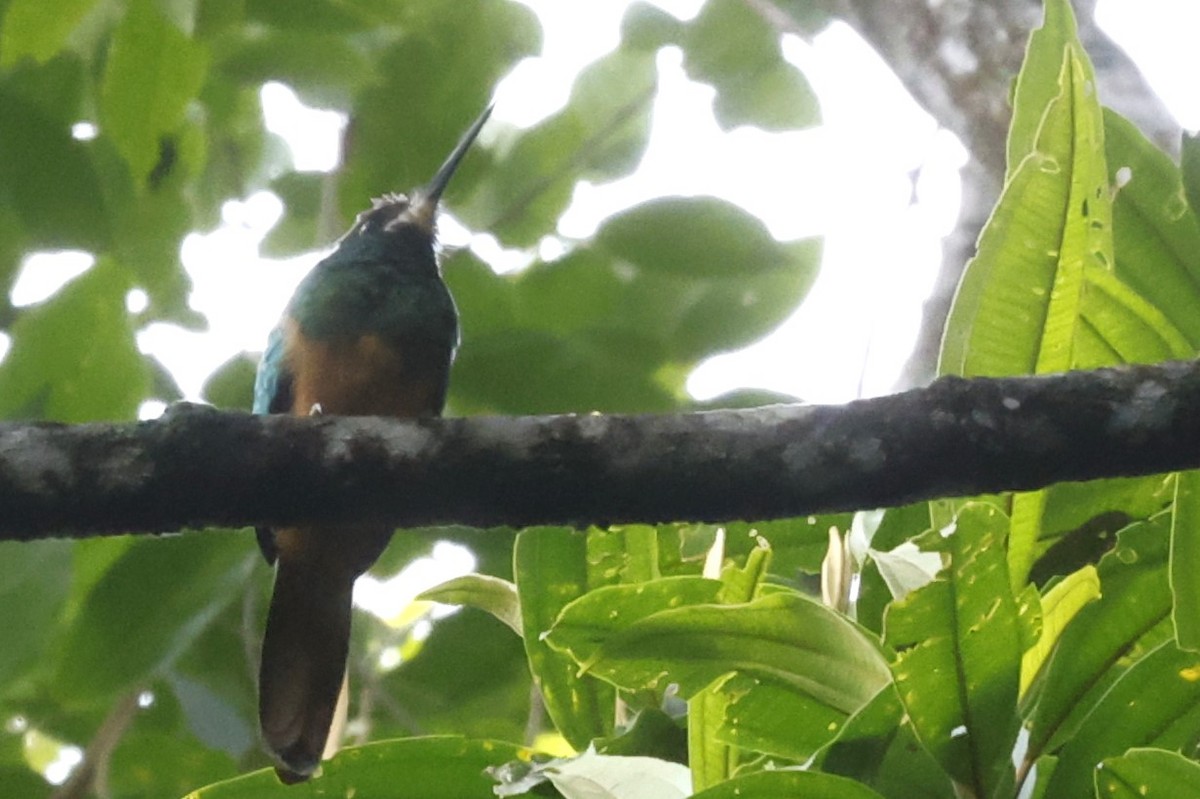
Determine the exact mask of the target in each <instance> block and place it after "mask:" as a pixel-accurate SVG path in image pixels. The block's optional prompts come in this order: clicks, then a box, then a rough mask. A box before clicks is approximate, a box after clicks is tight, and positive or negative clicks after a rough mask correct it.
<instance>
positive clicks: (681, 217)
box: [596, 197, 792, 277]
mask: <svg viewBox="0 0 1200 799" xmlns="http://www.w3.org/2000/svg"><path fill="white" fill-rule="evenodd" d="M596 243H597V244H598V245H600V246H601V247H603V248H604V249H606V250H608V251H609V252H610V253H612V254H613V255H615V256H616V257H617V258H620V259H621V260H624V261H628V262H629V263H631V264H634V265H635V266H637V267H638V268H639V269H643V270H645V271H647V272H663V273H667V274H676V275H688V276H705V277H729V276H731V275H741V276H749V275H754V274H761V273H763V272H770V271H773V270H776V269H784V268H786V267H788V266H790V265H791V263H792V257H791V254H790V253H789V252H788V249H787V247H786V245H784V244H781V243H779V242H778V241H776V240H775V238H774V237H773V236H771V234H770V233H769V232H768V231H767V227H766V225H764V224H763V223H762V221H760V220H759V219H758V218H757V217H755V216H752V215H751V214H749V213H747V212H746V211H744V210H742V209H741V208H739V207H738V206H736V205H734V204H733V203H730V202H728V201H726V200H721V199H718V198H716V197H663V198H659V199H656V200H650V201H648V202H645V203H642V204H641V205H638V206H635V207H633V208H630V209H629V210H627V211H623V212H621V213H620V214H617V215H615V216H613V217H612V218H610V219H609V220H607V221H606V222H605V223H604V226H603V227H602V228H601V229H600V230H599V231H598V232H597V233H596Z"/></svg>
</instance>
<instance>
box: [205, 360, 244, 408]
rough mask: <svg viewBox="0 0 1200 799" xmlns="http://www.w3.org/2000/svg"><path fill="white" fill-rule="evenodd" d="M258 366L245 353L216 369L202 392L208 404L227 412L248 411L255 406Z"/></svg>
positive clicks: (206, 381)
mask: <svg viewBox="0 0 1200 799" xmlns="http://www.w3.org/2000/svg"><path fill="white" fill-rule="evenodd" d="M257 368H258V367H257V364H256V363H255V362H254V361H253V360H252V359H251V358H250V357H249V356H247V355H246V354H245V353H244V352H242V353H238V354H237V355H234V356H233V357H232V358H230V359H229V360H228V361H226V362H225V363H223V364H221V365H220V366H218V367H217V368H216V371H214V372H213V373H212V374H211V375H209V376H208V379H207V380H205V381H204V387H203V388H202V389H201V390H200V394H201V396H203V397H204V399H205V401H206V402H210V403H212V404H213V405H215V406H216V407H218V408H222V409H227V410H239V411H248V410H250V408H251V406H252V405H253V404H254V375H255V372H256V370H257Z"/></svg>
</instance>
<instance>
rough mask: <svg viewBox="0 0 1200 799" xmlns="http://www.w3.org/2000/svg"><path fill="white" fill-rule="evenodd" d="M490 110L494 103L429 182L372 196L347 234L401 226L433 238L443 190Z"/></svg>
mask: <svg viewBox="0 0 1200 799" xmlns="http://www.w3.org/2000/svg"><path fill="white" fill-rule="evenodd" d="M491 114H492V106H490V105H489V106H488V107H487V108H486V109H484V111H483V113H482V114H480V115H479V118H478V119H476V120H475V122H474V123H472V125H471V127H470V128H468V129H467V132H466V133H464V134H463V137H462V138H461V139H460V140H459V142H458V144H457V145H456V146H455V148H454V150H453V151H452V152H451V153H450V155H449V156H448V157H447V158H446V160H445V162H444V163H443V164H442V166H441V167H440V168H439V169H438V171H437V174H435V175H434V176H433V179H432V180H430V181H429V183H427V184H425V185H424V186H422V187H421V188H419V189H415V190H413V191H412V193H411V194H385V195H383V196H382V197H377V198H375V199H374V200H372V201H371V208H370V209H369V210H367V211H364V212H362V213H361V214H359V215H358V219H357V220H355V223H354V227H353V228H351V230H350V232H349V233H348V234H347V238H349V237H351V236H354V235H355V234H356V233H375V232H379V233H385V234H386V233H393V232H396V233H399V232H401V229H402V228H408V231H409V232H418V233H420V234H424V235H425V236H427V237H429V239H430V240H432V239H433V237H434V233H435V232H436V230H437V210H438V203H439V202H440V201H441V199H442V192H444V191H445V190H446V186H448V185H449V184H450V178H452V177H453V176H454V171H455V170H456V169H458V165H459V164H460V163H462V160H463V157H464V156H466V154H467V150H469V149H470V148H471V144H472V143H473V142H474V141H475V138H476V137H477V136H478V135H479V131H480V130H482V129H483V125H484V123H485V122H487V120H488V117H489V116H491Z"/></svg>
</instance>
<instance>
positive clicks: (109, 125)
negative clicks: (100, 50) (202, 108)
mask: <svg viewBox="0 0 1200 799" xmlns="http://www.w3.org/2000/svg"><path fill="white" fill-rule="evenodd" d="M207 67H208V55H207V53H206V52H205V49H204V47H203V45H201V44H199V43H197V42H194V41H192V40H191V39H189V38H188V37H187V36H186V35H185V34H184V33H183V32H182V31H180V30H179V29H178V28H176V27H175V26H174V25H173V24H172V23H171V22H170V21H168V20H167V19H166V18H165V17H163V16H162V14H161V13H160V12H159V10H158V7H157V4H156V3H153V2H151V0H133V2H131V3H130V4H129V9H128V10H127V11H126V13H125V16H124V17H123V18H122V21H121V23H120V25H118V27H117V29H116V31H115V32H114V34H113V39H112V44H111V46H110V48H109V52H108V60H107V62H106V64H105V69H104V80H103V84H102V86H101V90H100V127H101V131H102V132H103V133H104V135H106V136H107V137H108V138H110V139H111V140H112V141H113V143H114V144H116V147H117V149H118V150H119V151H120V152H121V155H122V156H124V158H125V160H126V161H128V162H129V166H130V168H131V170H132V171H133V175H134V177H135V178H136V179H137V181H138V182H139V183H140V182H141V181H142V180H144V179H146V178H147V177H149V176H150V173H151V171H152V170H153V169H154V168H155V165H156V164H157V163H158V161H159V158H160V147H161V146H162V139H163V137H164V136H166V135H167V134H169V133H171V132H173V131H174V130H175V129H176V128H177V127H178V126H179V124H180V122H182V121H183V113H184V110H185V109H186V108H187V105H188V103H189V102H191V100H192V99H193V98H194V97H195V96H196V95H197V94H198V93H199V91H200V87H201V85H202V84H203V82H204V74H205V70H206V69H207Z"/></svg>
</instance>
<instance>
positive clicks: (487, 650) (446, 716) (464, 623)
mask: <svg viewBox="0 0 1200 799" xmlns="http://www.w3.org/2000/svg"><path fill="white" fill-rule="evenodd" d="M362 621H367V622H371V621H372V620H371V619H369V618H363V619H362ZM359 629H360V630H362V629H363V627H362V626H360V627H359ZM391 640H394V639H392V638H390V637H384V638H383V643H384V644H385V645H386V644H387V643H388V642H389V641H391ZM410 650H411V644H410V645H409V646H405V647H402V650H401V652H402V654H403V655H404V656H405V657H406V659H405V660H403V661H402V662H401V664H400V667H399V668H397V669H395V670H394V671H392V672H390V673H388V674H386V675H384V676H383V677H382V679H380V680H379V688H378V691H379V696H380V697H386V698H387V700H388V706H389V707H399V708H403V712H402V713H400V714H396V713H394V712H391V711H386V710H385V712H383V713H377V714H375V715H374V717H373V724H372V735H373V736H374V737H376V738H386V737H390V736H397V735H411V734H414V733H417V732H420V733H424V734H430V733H446V734H457V735H468V736H470V737H478V738H484V737H486V738H497V739H503V740H519V739H521V738H522V737H524V736H525V735H526V733H527V728H528V726H529V715H530V693H531V690H532V685H531V683H530V669H529V665H528V662H527V660H526V655H525V648H524V646H523V645H522V642H521V640H520V639H519V638H517V637H516V636H514V635H513V634H512V631H511V630H509V629H508V628H507V627H505V626H504V625H502V624H500V623H499V622H497V621H496V620H495V619H494V618H492V617H491V616H489V615H488V614H486V613H482V612H479V611H477V610H474V609H472V608H465V609H463V610H462V611H461V612H459V613H455V614H454V615H453V616H450V617H449V618H446V619H442V620H440V621H437V622H436V623H435V624H434V625H433V632H432V633H430V635H429V637H428V638H427V639H426V640H425V641H423V642H421V643H420V649H419V651H418V652H416V653H415V654H411V651H410ZM367 652H368V654H367V655H366V659H365V660H364V661H363V663H364V665H365V666H366V667H367V668H368V669H373V668H374V664H373V659H372V658H371V656H370V654H369V652H370V647H368V649H367ZM392 703H394V705H393V704H392ZM381 709H382V708H381Z"/></svg>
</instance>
